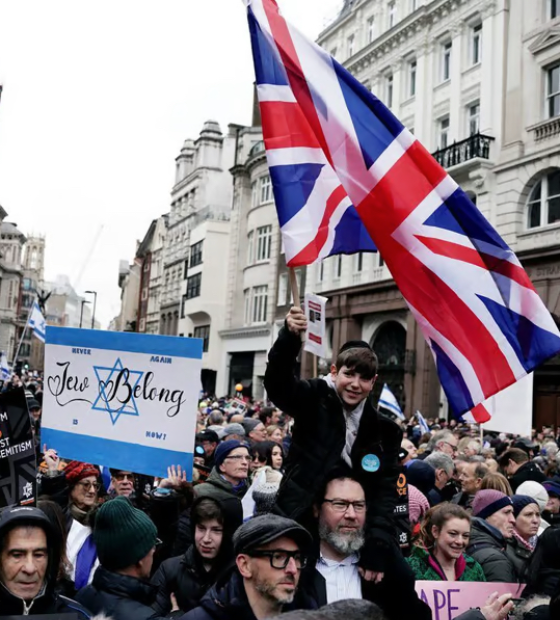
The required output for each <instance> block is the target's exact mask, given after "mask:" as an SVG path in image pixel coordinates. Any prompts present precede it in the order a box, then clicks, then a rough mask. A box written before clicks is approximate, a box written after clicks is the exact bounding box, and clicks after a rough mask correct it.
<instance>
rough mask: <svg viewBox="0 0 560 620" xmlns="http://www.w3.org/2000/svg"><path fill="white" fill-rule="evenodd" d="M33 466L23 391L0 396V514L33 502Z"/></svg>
mask: <svg viewBox="0 0 560 620" xmlns="http://www.w3.org/2000/svg"><path fill="white" fill-rule="evenodd" d="M36 476H37V462H36V457H35V446H34V443H33V435H32V432H31V418H30V417H29V412H28V410H27V401H26V398H25V392H24V390H23V388H18V389H15V390H9V391H8V392H5V393H4V394H1V395H0V510H2V509H3V508H6V507H8V506H30V505H34V504H35V500H36V498H37V479H36Z"/></svg>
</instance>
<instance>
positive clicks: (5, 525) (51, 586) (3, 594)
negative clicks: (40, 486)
mask: <svg viewBox="0 0 560 620" xmlns="http://www.w3.org/2000/svg"><path fill="white" fill-rule="evenodd" d="M26 518H27V520H25V519H26ZM22 520H25V521H24V522H25V523H29V522H30V521H31V520H32V521H33V523H34V524H36V525H37V527H40V528H41V529H42V530H44V532H45V534H46V536H47V548H48V564H47V570H46V573H45V584H44V589H43V591H42V592H41V593H39V594H38V595H37V596H36V597H35V598H34V599H33V600H32V601H29V602H27V603H26V602H25V601H24V600H23V599H21V598H19V597H17V596H15V595H13V594H12V593H11V592H10V591H9V590H8V589H7V588H6V587H5V586H4V585H3V584H2V582H1V581H0V617H2V616H23V615H28V614H33V615H35V614H41V615H42V614H76V615H77V616H78V617H79V618H80V619H85V618H89V617H90V616H91V614H90V613H89V611H88V610H87V609H85V608H84V607H82V606H81V605H80V604H79V603H77V602H76V601H74V600H72V599H69V598H67V597H65V596H62V595H61V594H60V593H59V592H58V591H57V577H58V571H59V567H60V546H61V541H60V535H59V533H58V532H57V531H55V530H54V529H53V527H52V525H51V523H50V521H49V520H48V518H47V516H46V515H45V514H44V513H43V512H42V511H40V510H38V509H36V508H20V507H16V508H12V509H10V508H7V509H5V510H4V512H3V513H2V516H1V517H0V548H1V547H2V545H3V540H4V537H5V536H6V535H7V534H8V533H9V531H10V530H12V529H13V528H15V527H18V522H20V521H22Z"/></svg>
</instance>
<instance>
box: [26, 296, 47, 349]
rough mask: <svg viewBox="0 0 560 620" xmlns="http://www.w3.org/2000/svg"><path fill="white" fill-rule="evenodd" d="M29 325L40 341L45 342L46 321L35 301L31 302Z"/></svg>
mask: <svg viewBox="0 0 560 620" xmlns="http://www.w3.org/2000/svg"><path fill="white" fill-rule="evenodd" d="M29 327H30V328H31V329H32V330H33V333H34V334H35V336H37V338H39V340H40V341H41V342H45V333H46V330H47V322H46V321H45V317H44V316H43V313H42V312H41V308H39V304H38V303H37V302H36V301H34V302H33V308H31V315H30V316H29Z"/></svg>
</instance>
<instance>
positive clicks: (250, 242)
mask: <svg viewBox="0 0 560 620" xmlns="http://www.w3.org/2000/svg"><path fill="white" fill-rule="evenodd" d="M254 260H255V233H254V231H251V232H250V233H249V234H248V235H247V264H248V265H252V264H253V262H254Z"/></svg>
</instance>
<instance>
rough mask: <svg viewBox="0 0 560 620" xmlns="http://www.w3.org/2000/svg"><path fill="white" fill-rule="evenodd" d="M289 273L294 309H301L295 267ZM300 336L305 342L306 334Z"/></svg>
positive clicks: (290, 268)
mask: <svg viewBox="0 0 560 620" xmlns="http://www.w3.org/2000/svg"><path fill="white" fill-rule="evenodd" d="M288 273H289V274H290V288H291V289H292V303H293V305H294V308H301V303H300V298H299V287H298V282H297V277H296V272H295V271H294V268H293V267H288ZM300 336H301V341H302V342H305V332H301V334H300Z"/></svg>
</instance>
